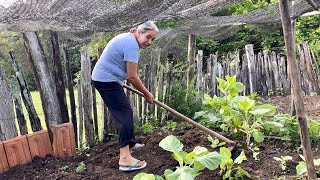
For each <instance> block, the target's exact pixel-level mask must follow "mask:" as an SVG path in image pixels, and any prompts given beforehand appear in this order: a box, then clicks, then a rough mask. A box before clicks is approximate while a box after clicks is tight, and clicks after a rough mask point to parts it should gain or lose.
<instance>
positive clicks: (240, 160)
mask: <svg viewBox="0 0 320 180" xmlns="http://www.w3.org/2000/svg"><path fill="white" fill-rule="evenodd" d="M244 160H247V157H246V155H245V154H244V151H242V152H241V153H240V155H239V156H238V157H237V158H236V159H235V160H234V163H237V164H241V163H242V161H244Z"/></svg>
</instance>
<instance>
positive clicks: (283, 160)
mask: <svg viewBox="0 0 320 180" xmlns="http://www.w3.org/2000/svg"><path fill="white" fill-rule="evenodd" d="M273 159H274V160H276V161H279V162H280V163H281V169H282V171H285V170H286V169H287V161H292V157H291V156H281V157H280V158H279V157H273Z"/></svg>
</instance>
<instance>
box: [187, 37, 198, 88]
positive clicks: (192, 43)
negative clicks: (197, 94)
mask: <svg viewBox="0 0 320 180" xmlns="http://www.w3.org/2000/svg"><path fill="white" fill-rule="evenodd" d="M195 58H196V36H195V35H194V34H189V40H188V65H189V66H188V72H189V73H188V76H187V77H188V78H187V82H188V83H189V82H190V81H191V80H192V79H193V77H194V72H195Z"/></svg>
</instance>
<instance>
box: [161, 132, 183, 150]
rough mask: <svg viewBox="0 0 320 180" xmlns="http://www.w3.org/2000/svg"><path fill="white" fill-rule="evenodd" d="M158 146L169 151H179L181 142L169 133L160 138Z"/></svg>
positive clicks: (181, 145) (181, 146)
mask: <svg viewBox="0 0 320 180" xmlns="http://www.w3.org/2000/svg"><path fill="white" fill-rule="evenodd" d="M159 146H160V147H162V148H163V149H164V150H166V151H170V152H176V153H178V152H180V151H181V150H182V148H183V144H182V143H181V142H180V140H179V139H177V138H176V137H175V136H173V135H170V136H167V137H166V138H164V139H162V140H161V141H160V143H159Z"/></svg>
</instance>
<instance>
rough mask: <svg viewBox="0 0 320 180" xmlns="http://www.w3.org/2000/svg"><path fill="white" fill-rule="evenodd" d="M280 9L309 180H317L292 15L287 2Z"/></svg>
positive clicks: (280, 3) (280, 4)
mask: <svg viewBox="0 0 320 180" xmlns="http://www.w3.org/2000/svg"><path fill="white" fill-rule="evenodd" d="M279 7H280V14H281V21H282V28H283V34H284V40H285V44H286V49H287V56H288V65H289V69H290V76H291V82H292V89H293V91H292V92H293V95H292V97H293V99H294V103H295V107H296V111H297V117H298V121H299V126H300V138H301V143H302V149H303V154H304V157H305V160H306V164H307V171H308V178H309V179H310V180H314V179H317V175H316V171H315V168H314V164H313V154H312V150H311V144H310V139H309V134H308V125H307V120H306V116H305V110H304V104H303V97H302V93H301V91H302V90H301V86H300V82H299V78H297V77H299V71H298V67H297V61H296V57H295V50H294V41H293V36H292V27H291V20H290V13H289V6H288V1H287V0H280V1H279Z"/></svg>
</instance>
